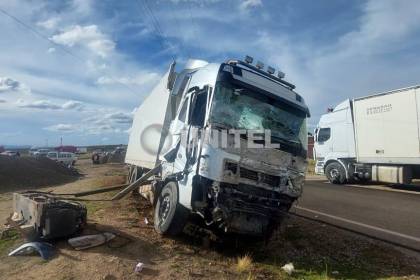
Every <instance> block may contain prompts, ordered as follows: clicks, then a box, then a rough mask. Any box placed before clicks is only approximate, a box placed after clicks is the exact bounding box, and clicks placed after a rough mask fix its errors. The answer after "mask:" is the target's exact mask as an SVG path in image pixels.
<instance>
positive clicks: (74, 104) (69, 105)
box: [61, 100, 84, 111]
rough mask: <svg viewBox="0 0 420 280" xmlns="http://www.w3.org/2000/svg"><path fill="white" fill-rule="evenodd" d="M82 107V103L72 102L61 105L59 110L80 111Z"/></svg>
mask: <svg viewBox="0 0 420 280" xmlns="http://www.w3.org/2000/svg"><path fill="white" fill-rule="evenodd" d="M83 107H84V104H83V103H82V102H80V101H74V100H70V101H67V102H65V103H64V104H63V105H61V108H63V109H66V110H70V109H75V110H79V111H81V110H82V109H83Z"/></svg>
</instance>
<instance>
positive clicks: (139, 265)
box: [134, 262, 144, 273]
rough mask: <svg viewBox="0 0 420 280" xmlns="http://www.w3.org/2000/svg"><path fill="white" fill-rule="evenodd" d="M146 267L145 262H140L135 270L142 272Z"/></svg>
mask: <svg viewBox="0 0 420 280" xmlns="http://www.w3.org/2000/svg"><path fill="white" fill-rule="evenodd" d="M143 268H144V263H141V262H139V263H138V264H137V265H136V267H135V268H134V272H136V273H140V272H141V271H142V270H143Z"/></svg>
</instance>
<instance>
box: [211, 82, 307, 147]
mask: <svg viewBox="0 0 420 280" xmlns="http://www.w3.org/2000/svg"><path fill="white" fill-rule="evenodd" d="M210 123H213V124H215V125H221V126H224V127H225V128H229V129H230V128H235V129H247V130H263V129H269V130H271V136H272V138H273V140H274V142H276V141H275V140H276V139H277V140H283V141H287V142H292V143H299V144H300V145H299V146H301V147H302V148H304V149H306V139H307V138H306V137H307V136H306V114H305V112H303V111H301V110H298V109H296V108H293V107H291V106H290V105H289V106H288V105H287V104H285V103H284V102H281V101H278V100H276V99H273V98H270V97H268V96H266V95H264V94H262V93H256V92H253V91H251V90H249V89H247V88H244V87H241V86H238V85H232V84H229V83H226V82H218V83H217V84H216V88H215V93H214V98H213V104H212V109H211V114H210Z"/></svg>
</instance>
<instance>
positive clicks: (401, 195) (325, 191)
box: [292, 178, 420, 250]
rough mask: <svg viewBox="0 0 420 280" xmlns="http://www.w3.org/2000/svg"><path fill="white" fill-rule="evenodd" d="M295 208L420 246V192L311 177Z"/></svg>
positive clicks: (303, 212)
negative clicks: (334, 181)
mask: <svg viewBox="0 0 420 280" xmlns="http://www.w3.org/2000/svg"><path fill="white" fill-rule="evenodd" d="M408 190H409V189H408ZM292 211H293V212H295V213H296V214H299V215H302V216H305V217H309V218H313V219H317V220H321V221H324V222H327V223H330V224H333V225H337V226H340V227H342V228H346V229H350V230H353V231H356V232H360V233H363V234H366V235H369V236H374V237H377V238H380V239H383V240H386V241H390V242H393V243H397V244H400V245H403V246H407V247H410V248H415V249H418V250H420V192H412V191H408V192H405V191H404V190H393V189H392V188H390V187H386V186H353V185H332V184H330V183H328V181H327V180H324V179H311V178H309V179H307V181H306V184H305V189H304V194H303V196H302V198H301V199H300V200H299V201H298V204H297V205H296V206H295V208H294V209H293V210H292Z"/></svg>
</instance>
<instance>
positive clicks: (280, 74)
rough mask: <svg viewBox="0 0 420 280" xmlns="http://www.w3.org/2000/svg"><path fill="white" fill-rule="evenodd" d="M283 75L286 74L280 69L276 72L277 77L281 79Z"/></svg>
mask: <svg viewBox="0 0 420 280" xmlns="http://www.w3.org/2000/svg"><path fill="white" fill-rule="evenodd" d="M285 76H286V74H284V72H281V71H280V70H279V72H278V73H277V77H279V79H283V78H284V77H285Z"/></svg>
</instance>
